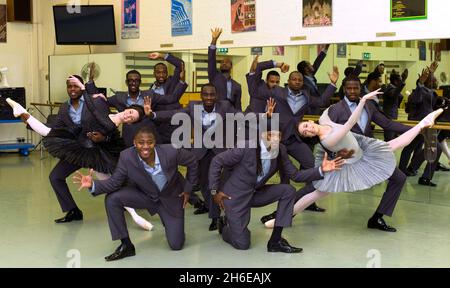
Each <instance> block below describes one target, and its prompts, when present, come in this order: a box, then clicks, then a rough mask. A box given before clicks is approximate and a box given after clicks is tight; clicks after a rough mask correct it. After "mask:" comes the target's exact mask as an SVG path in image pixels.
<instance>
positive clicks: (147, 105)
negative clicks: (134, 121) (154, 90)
mask: <svg viewBox="0 0 450 288" xmlns="http://www.w3.org/2000/svg"><path fill="white" fill-rule="evenodd" d="M144 112H145V115H146V116H150V114H151V113H152V112H153V111H152V98H150V96H145V97H144Z"/></svg>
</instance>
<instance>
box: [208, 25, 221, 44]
mask: <svg viewBox="0 0 450 288" xmlns="http://www.w3.org/2000/svg"><path fill="white" fill-rule="evenodd" d="M221 34H222V28H214V29H211V37H212V40H211V45H216V44H217V40H218V39H219V37H220V35H221Z"/></svg>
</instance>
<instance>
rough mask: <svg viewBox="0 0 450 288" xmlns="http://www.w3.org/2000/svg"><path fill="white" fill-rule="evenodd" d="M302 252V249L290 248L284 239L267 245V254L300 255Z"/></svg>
mask: <svg viewBox="0 0 450 288" xmlns="http://www.w3.org/2000/svg"><path fill="white" fill-rule="evenodd" d="M302 251H303V249H302V248H297V247H294V246H291V245H290V244H289V243H288V241H287V240H286V239H284V238H281V240H280V241H278V242H269V243H267V252H283V253H300V252H302Z"/></svg>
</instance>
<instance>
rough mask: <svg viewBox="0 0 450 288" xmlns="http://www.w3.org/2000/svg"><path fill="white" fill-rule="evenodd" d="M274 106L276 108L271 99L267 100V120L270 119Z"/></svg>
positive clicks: (275, 103)
mask: <svg viewBox="0 0 450 288" xmlns="http://www.w3.org/2000/svg"><path fill="white" fill-rule="evenodd" d="M275 106H277V102H275V100H274V99H273V98H269V100H267V111H266V115H267V118H272V114H273V112H274V111H275Z"/></svg>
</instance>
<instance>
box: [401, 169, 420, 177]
mask: <svg viewBox="0 0 450 288" xmlns="http://www.w3.org/2000/svg"><path fill="white" fill-rule="evenodd" d="M402 172H403V173H405V175H406V176H407V177H413V176H417V170H413V169H410V168H407V169H406V171H402Z"/></svg>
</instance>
